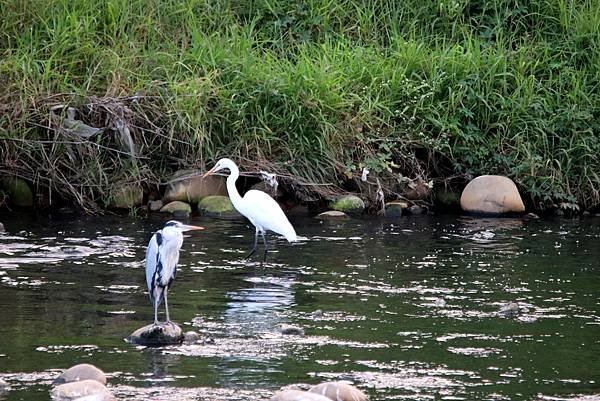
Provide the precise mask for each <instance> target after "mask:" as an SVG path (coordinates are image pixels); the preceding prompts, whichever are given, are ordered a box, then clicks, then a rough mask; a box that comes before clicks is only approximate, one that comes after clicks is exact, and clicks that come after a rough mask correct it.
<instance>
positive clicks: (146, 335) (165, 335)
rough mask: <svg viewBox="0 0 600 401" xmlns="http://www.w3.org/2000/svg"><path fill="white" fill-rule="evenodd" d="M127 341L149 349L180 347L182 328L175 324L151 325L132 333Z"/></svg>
mask: <svg viewBox="0 0 600 401" xmlns="http://www.w3.org/2000/svg"><path fill="white" fill-rule="evenodd" d="M127 341H128V342H130V343H132V344H137V345H145V346H148V347H160V346H164V345H179V344H181V343H182V341H183V333H182V331H181V327H179V325H177V324H175V323H173V322H171V323H164V324H149V325H147V326H144V327H141V328H139V329H137V330H136V331H134V332H133V333H131V334H130V335H129V337H127Z"/></svg>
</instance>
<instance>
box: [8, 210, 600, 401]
mask: <svg viewBox="0 0 600 401" xmlns="http://www.w3.org/2000/svg"><path fill="white" fill-rule="evenodd" d="M2 220H3V222H4V223H5V225H6V226H7V228H8V229H9V230H10V232H11V233H12V234H3V235H0V307H1V308H3V309H4V310H10V311H11V313H7V314H5V317H4V321H3V325H2V326H0V338H2V339H3V340H2V341H1V342H0V366H1V367H0V378H4V379H5V380H7V381H9V382H10V384H11V386H12V387H14V388H15V390H13V391H12V392H11V393H10V397H11V399H30V400H34V401H35V400H43V399H47V394H48V393H47V389H48V385H49V378H50V377H53V376H54V375H56V373H57V371H56V369H57V368H62V367H67V366H70V365H72V364H75V363H79V362H91V363H95V364H98V365H99V366H100V367H102V368H103V369H104V370H105V371H107V372H108V373H109V375H110V384H111V386H112V389H113V391H114V392H115V394H117V395H118V396H120V397H121V398H123V399H132V400H143V399H157V400H173V399H184V398H189V399H223V400H225V399H227V400H247V401H251V400H259V399H267V398H269V394H270V393H271V392H272V391H273V390H274V389H276V388H278V387H280V386H282V385H285V384H288V383H296V382H308V383H314V382H316V381H320V380H325V379H335V380H343V379H347V380H351V381H354V382H355V383H357V384H358V385H360V386H361V387H362V388H363V389H365V390H366V391H367V392H368V393H369V394H370V396H371V399H390V400H391V399H406V398H409V399H427V400H430V399H493V400H496V399H497V400H504V399H515V398H516V397H515V394H520V395H519V396H518V397H517V398H520V399H544V400H551V399H563V398H560V397H564V399H569V398H573V399H577V397H579V398H582V397H583V398H582V399H584V398H585V397H586V396H585V394H590V396H594V395H597V392H598V391H597V389H598V387H597V386H598V383H599V381H600V377H598V373H597V370H596V369H595V364H594V362H595V358H593V356H594V355H598V354H600V348H599V347H600V344H599V343H598V337H597V328H598V326H599V325H600V305H599V304H598V302H597V299H598V297H597V294H598V281H597V277H598V268H599V265H598V263H597V261H598V260H600V247H598V246H597V245H598V243H600V241H599V240H600V228H599V226H598V225H597V224H595V225H594V224H587V223H585V222H570V221H565V220H561V221H557V222H543V221H530V222H523V221H521V220H518V219H473V218H466V217H459V218H432V217H429V216H422V217H415V218H411V217H409V218H405V219H404V218H403V219H400V220H396V221H393V222H389V221H386V220H383V219H379V220H366V219H365V220H349V221H345V222H338V223H333V224H330V223H322V222H320V221H315V220H312V219H299V220H297V221H294V224H295V225H296V228H297V231H298V233H301V234H302V235H303V236H304V238H305V239H304V240H303V241H302V243H301V244H299V245H298V246H289V245H288V244H287V243H285V242H284V241H277V240H275V241H274V242H273V248H274V249H273V253H272V254H271V255H270V258H271V259H270V263H268V264H267V265H266V266H264V267H263V268H261V267H259V264H258V263H255V262H247V261H244V260H243V256H244V254H245V252H247V249H246V247H247V244H248V243H250V242H251V240H252V238H251V237H252V235H253V233H252V231H251V230H249V228H248V227H246V223H244V222H243V221H222V220H204V221H202V222H199V221H198V222H196V221H192V222H191V223H192V224H193V223H201V225H203V226H206V227H207V230H206V232H203V233H202V235H200V236H198V237H193V238H192V237H190V238H189V239H188V240H186V242H185V243H184V247H183V249H182V252H181V266H180V273H178V277H177V281H176V282H175V285H174V287H173V291H172V296H171V298H170V305H171V306H172V309H173V313H172V314H173V315H174V317H175V318H176V319H177V320H178V321H180V322H185V323H184V330H189V329H194V330H197V331H199V332H200V333H201V336H202V338H203V340H204V342H202V343H201V344H198V345H184V346H181V347H169V348H164V349H147V348H136V347H133V346H131V345H129V344H126V343H124V342H123V338H124V337H126V336H127V335H128V334H129V333H130V332H131V331H133V329H135V328H138V327H140V326H141V325H143V324H146V323H147V322H148V321H150V319H151V314H152V310H151V308H150V306H149V304H148V300H147V294H145V282H144V273H143V263H142V260H143V257H144V250H145V246H146V244H147V240H148V238H149V237H150V235H151V233H152V232H153V231H154V230H156V228H157V227H160V226H161V225H162V224H163V221H162V220H161V218H159V219H156V220H154V219H148V220H146V219H145V220H130V219H127V218H123V217H118V216H115V217H111V216H108V217H103V218H100V219H94V218H70V219H68V220H61V219H52V218H50V219H46V220H44V219H43V218H42V219H39V220H27V219H26V218H16V219H14V220H12V221H11V220H10V219H9V218H4V217H3V218H2ZM507 303H515V304H517V305H518V313H515V314H514V315H503V314H500V313H499V310H500V309H501V308H502V307H503V306H504V305H506V304H507ZM283 323H289V324H294V325H297V326H300V327H302V328H303V329H304V331H305V333H306V335H305V336H286V335H283V334H281V333H280V332H279V330H278V329H279V326H280V325H281V324H283ZM209 339H212V341H208V340H209ZM548 350H552V352H548Z"/></svg>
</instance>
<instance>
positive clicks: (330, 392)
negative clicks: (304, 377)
mask: <svg viewBox="0 0 600 401" xmlns="http://www.w3.org/2000/svg"><path fill="white" fill-rule="evenodd" d="M308 391H310V392H311V393H317V394H320V395H323V396H325V397H327V398H330V399H332V400H335V401H365V400H367V396H366V395H365V393H363V392H362V391H360V390H359V389H357V388H356V387H354V386H352V385H350V384H348V383H344V382H325V383H321V384H317V385H316V386H314V387H311V389H310V390H308Z"/></svg>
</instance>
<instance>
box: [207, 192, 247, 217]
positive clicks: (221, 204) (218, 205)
mask: <svg viewBox="0 0 600 401" xmlns="http://www.w3.org/2000/svg"><path fill="white" fill-rule="evenodd" d="M198 210H200V213H201V214H202V215H203V216H208V217H239V216H240V214H239V213H238V212H237V210H235V208H234V207H233V204H232V203H231V200H230V199H229V197H228V196H220V195H214V196H207V197H205V198H203V199H202V200H201V201H200V202H199V203H198Z"/></svg>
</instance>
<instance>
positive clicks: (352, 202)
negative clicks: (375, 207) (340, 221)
mask: <svg viewBox="0 0 600 401" xmlns="http://www.w3.org/2000/svg"><path fill="white" fill-rule="evenodd" d="M329 207H331V208H332V209H333V210H337V211H340V212H344V213H349V214H361V213H362V212H363V210H365V202H363V200H362V199H360V198H359V197H358V196H356V195H344V196H341V197H339V198H338V199H336V200H335V201H333V202H331V204H330V205H329Z"/></svg>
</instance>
